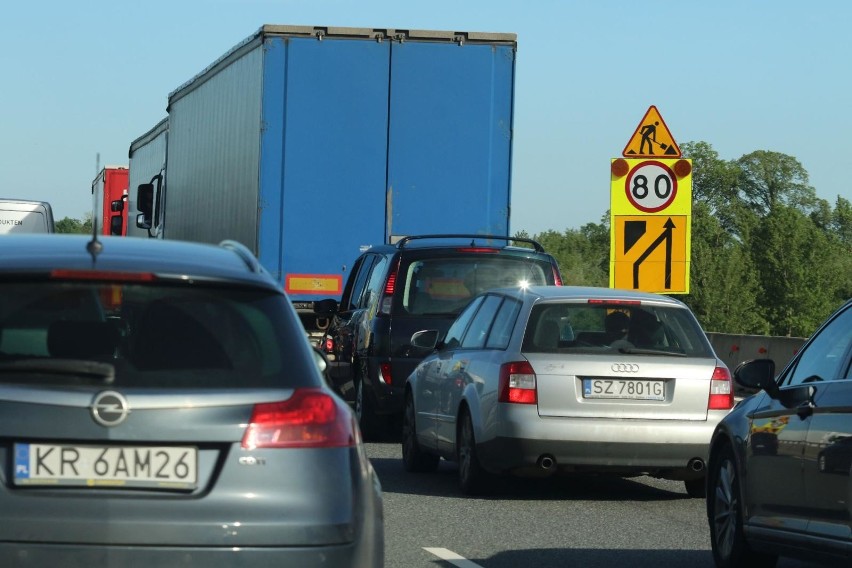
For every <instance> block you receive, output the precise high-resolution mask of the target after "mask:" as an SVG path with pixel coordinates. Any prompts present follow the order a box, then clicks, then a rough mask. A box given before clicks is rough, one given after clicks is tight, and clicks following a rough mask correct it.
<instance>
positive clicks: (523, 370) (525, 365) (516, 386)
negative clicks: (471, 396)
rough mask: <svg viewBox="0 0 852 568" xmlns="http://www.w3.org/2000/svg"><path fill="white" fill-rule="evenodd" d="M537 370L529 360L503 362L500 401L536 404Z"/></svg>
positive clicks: (498, 397) (499, 391)
mask: <svg viewBox="0 0 852 568" xmlns="http://www.w3.org/2000/svg"><path fill="white" fill-rule="evenodd" d="M535 383H536V381H535V371H534V370H533V368H532V365H530V364H529V362H528V361H515V362H512V363H503V364H502V365H501V366H500V384H499V387H498V388H499V390H498V393H499V394H498V396H497V400H498V402H509V403H513V404H536V403H537V402H538V394H537V391H536V384H535Z"/></svg>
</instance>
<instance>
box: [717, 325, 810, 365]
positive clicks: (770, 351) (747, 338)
mask: <svg viewBox="0 0 852 568" xmlns="http://www.w3.org/2000/svg"><path fill="white" fill-rule="evenodd" d="M707 337H708V338H709V339H710V343H711V344H712V345H713V349H714V350H715V351H716V355H718V356H719V358H720V359H722V360H723V361H724V362H725V364H726V365H727V366H728V368H729V369H730V370H731V372H733V371H734V369H736V368H737V365H739V364H740V363H742V362H743V361H748V360H750V359H772V360H773V361H775V369H776V372H780V371H781V369H783V368H784V367H785V366H786V365H787V363H789V362H790V359H792V358H793V356H794V355H795V354H796V353H798V351H799V349H801V347H802V345H804V343H805V341H807V338H805V337H772V336H766V335H737V334H733V333H708V334H707Z"/></svg>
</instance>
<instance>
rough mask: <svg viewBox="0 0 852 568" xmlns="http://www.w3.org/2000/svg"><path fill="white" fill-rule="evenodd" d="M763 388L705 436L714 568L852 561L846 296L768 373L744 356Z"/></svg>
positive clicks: (851, 355)
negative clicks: (789, 560) (799, 560)
mask: <svg viewBox="0 0 852 568" xmlns="http://www.w3.org/2000/svg"><path fill="white" fill-rule="evenodd" d="M734 379H735V380H736V381H737V382H738V383H739V384H740V385H741V386H743V387H745V388H751V389H755V388H756V389H763V390H762V391H761V392H758V393H757V394H754V395H752V396H750V397H749V398H746V399H744V400H743V401H742V402H740V404H738V405H737V406H736V407H735V408H734V410H733V411H731V413H730V414H729V415H728V416H726V417H725V418H724V419H723V420H722V422H720V423H719V426H718V427H717V428H716V431H715V432H714V435H713V439H712V441H711V450H710V463H709V468H708V475H707V483H708V485H707V516H708V520H709V524H710V536H711V544H712V548H713V557H714V559H715V561H716V565H717V566H719V567H725V568H728V567H739V566H742V567H755V566H773V565H774V564H775V562H776V560H777V558H778V556H799V557H803V558H806V559H809V560H821V561H825V562H826V563H828V564H830V565H834V566H849V565H850V563H852V556H850V552H852V471H850V470H851V469H852V465H851V464H852V443H850V440H852V300H850V301H847V302H846V303H845V304H844V305H843V306H842V307H841V308H840V309H839V310H837V311H836V312H835V313H834V314H832V315H831V316H830V317H829V318H828V320H827V321H826V322H825V323H824V324H823V325H822V326H821V327H820V328H819V329H818V330H817V331H816V333H814V335H813V336H812V337H811V338H810V339H809V340H808V341H807V342H806V343H805V345H804V346H803V347H802V349H801V350H800V351H799V352H798V353H797V354H796V356H795V357H794V358H793V359H792V360H791V361H790V363H788V364H787V366H786V367H785V368H784V369H783V370H782V371H781V373H780V374H779V375H778V376H777V377H775V364H774V362H773V361H772V360H770V359H758V360H754V361H748V362H745V363H743V364H741V365H740V366H739V367H738V368H737V369H736V370H735V371H734Z"/></svg>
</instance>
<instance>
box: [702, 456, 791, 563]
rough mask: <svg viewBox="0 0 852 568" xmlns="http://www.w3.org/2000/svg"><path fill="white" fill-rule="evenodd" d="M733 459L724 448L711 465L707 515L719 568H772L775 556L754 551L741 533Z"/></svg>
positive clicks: (740, 517) (739, 502)
mask: <svg viewBox="0 0 852 568" xmlns="http://www.w3.org/2000/svg"><path fill="white" fill-rule="evenodd" d="M735 460H736V458H735V457H734V451H733V449H731V447H730V446H725V447H724V448H722V449H721V450H720V451H719V455H718V456H717V457H716V459H714V460H712V462H711V469H710V473H709V474H708V475H709V476H710V479H709V481H710V483H709V484H708V488H709V492H710V494H709V495H708V496H707V515H708V518H709V521H710V545H711V547H712V549H713V559H714V560H715V561H716V566H718V567H719V568H772V567H773V566H775V564H776V563H777V562H778V557H777V556H773V555H771V554H763V553H758V552H755V551H753V550H752V549H751V547H749V545H748V542H747V541H746V539H745V534H744V533H743V504H742V502H741V500H740V480H739V474H738V472H737V466H736V461H735Z"/></svg>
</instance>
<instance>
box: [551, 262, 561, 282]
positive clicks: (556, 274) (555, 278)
mask: <svg viewBox="0 0 852 568" xmlns="http://www.w3.org/2000/svg"><path fill="white" fill-rule="evenodd" d="M553 285H554V286H562V276H560V274H559V271H558V270H557V269H556V267H555V266H554V267H553Z"/></svg>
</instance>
